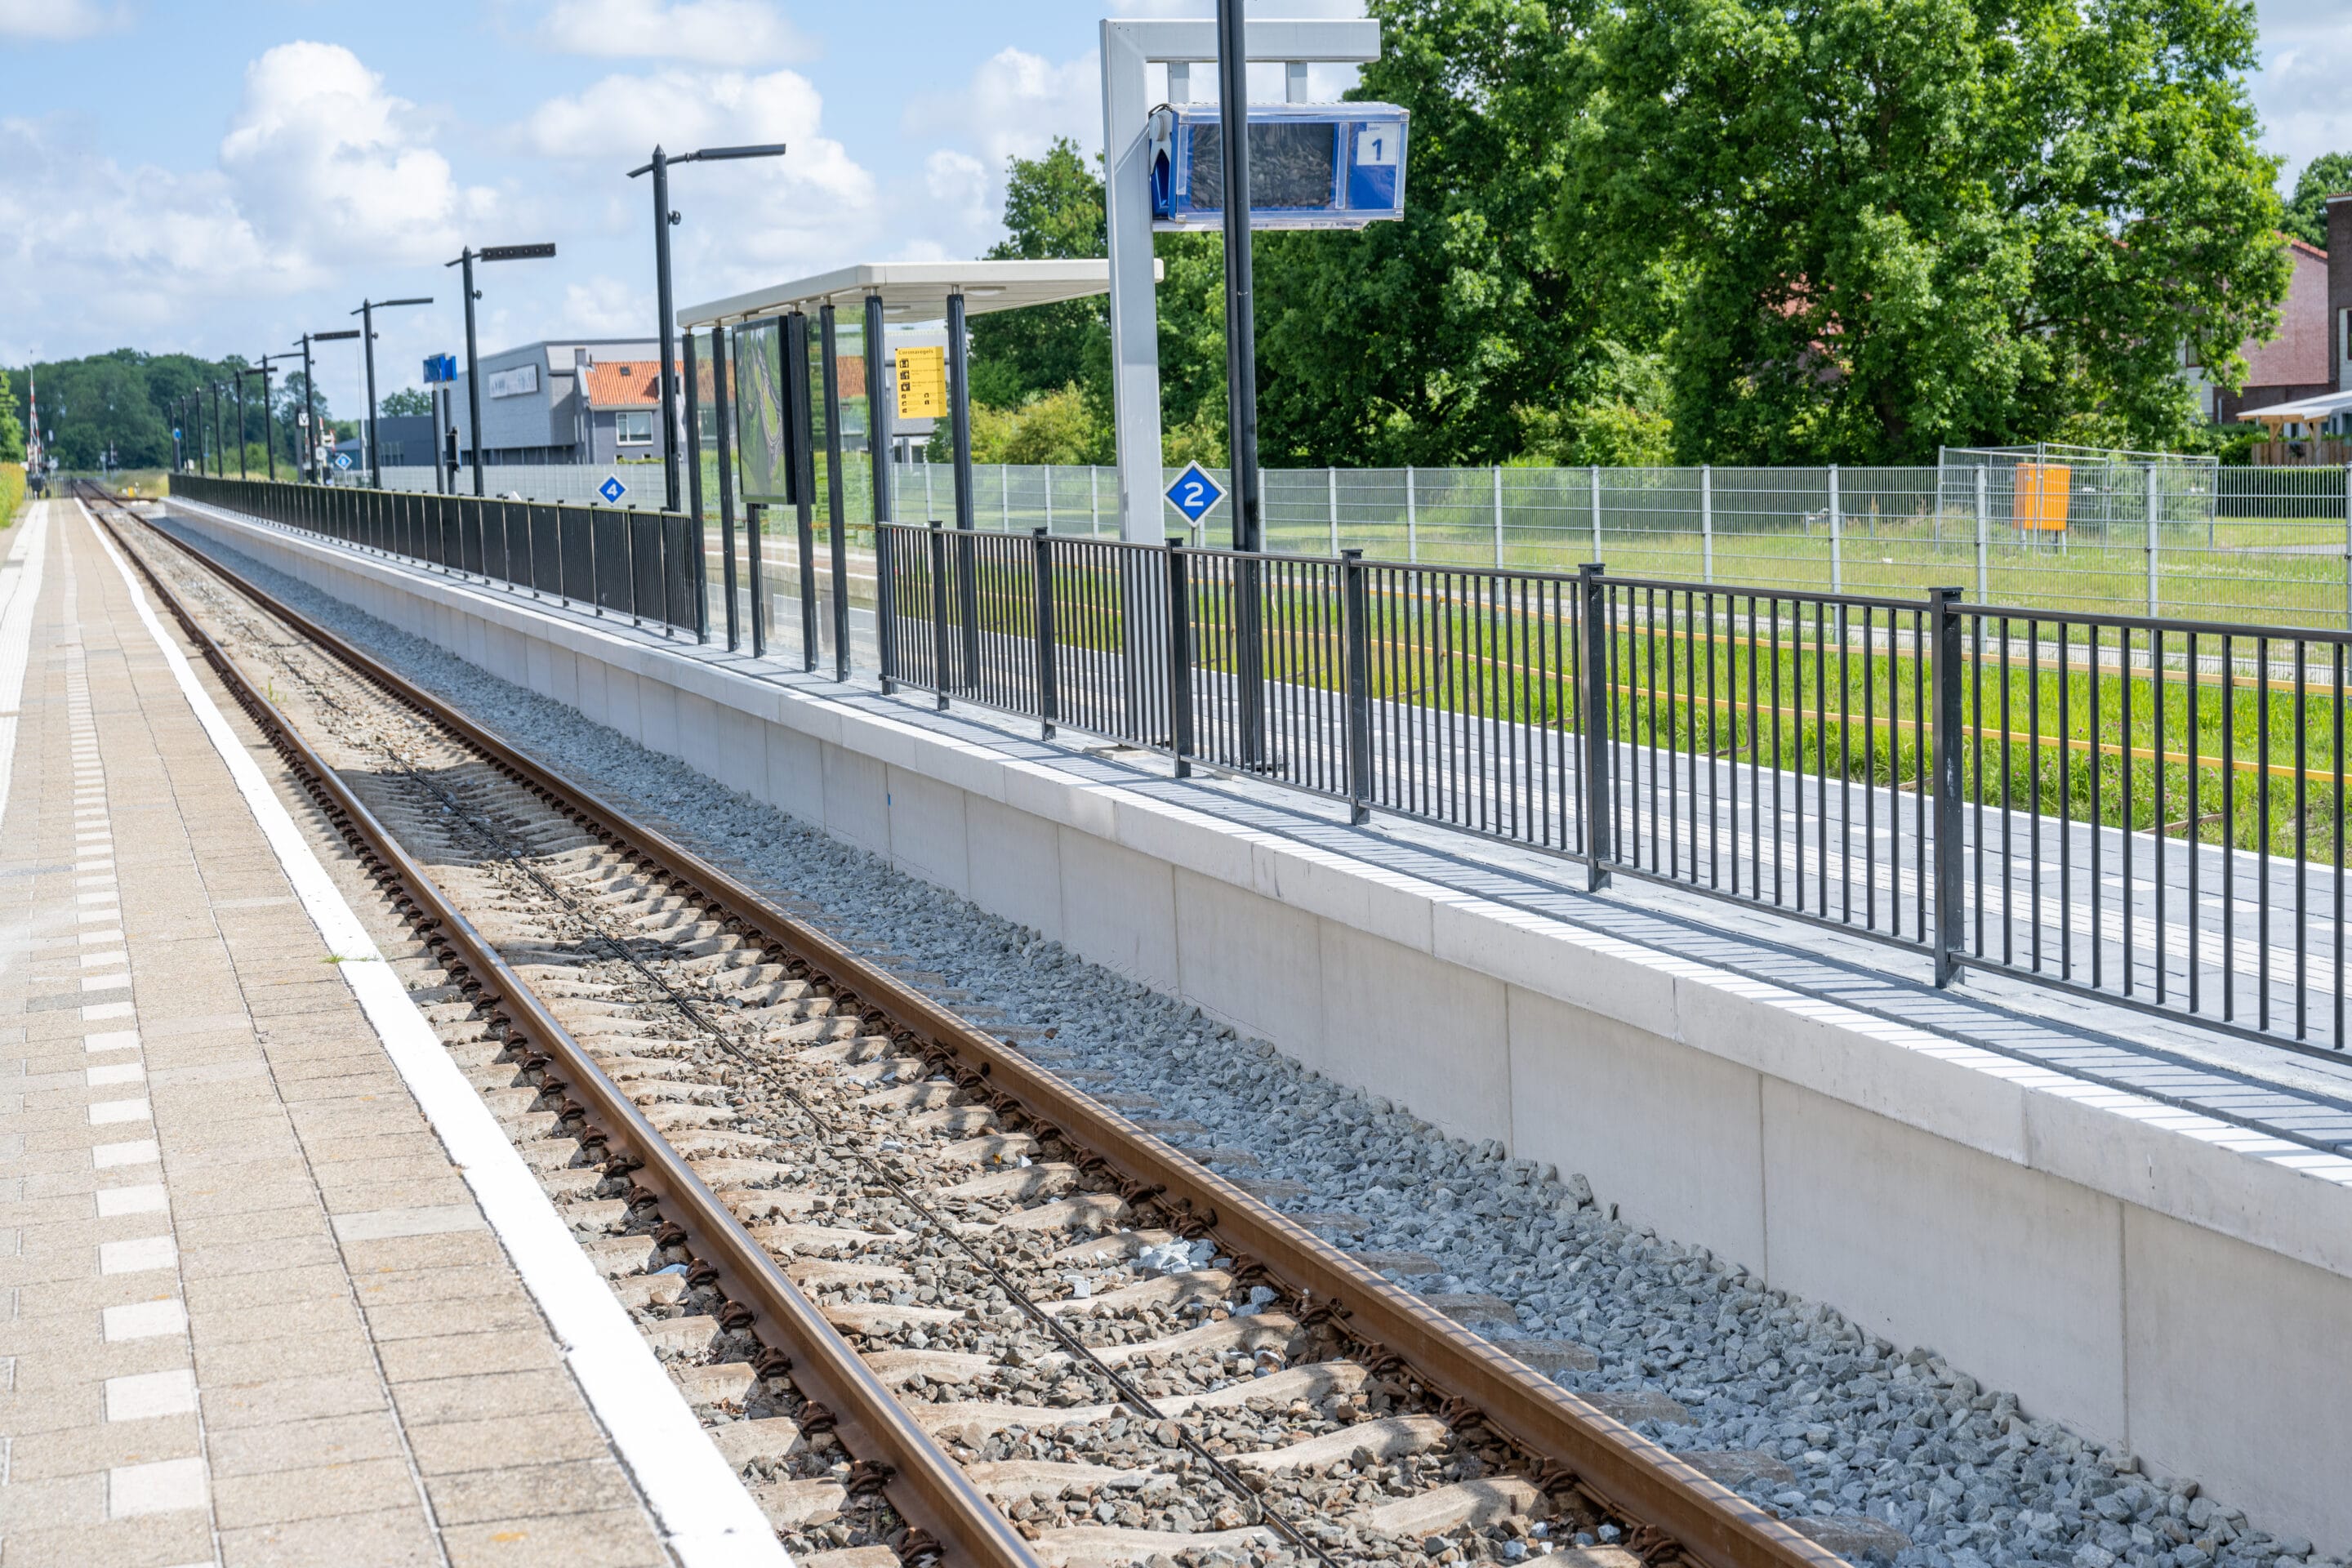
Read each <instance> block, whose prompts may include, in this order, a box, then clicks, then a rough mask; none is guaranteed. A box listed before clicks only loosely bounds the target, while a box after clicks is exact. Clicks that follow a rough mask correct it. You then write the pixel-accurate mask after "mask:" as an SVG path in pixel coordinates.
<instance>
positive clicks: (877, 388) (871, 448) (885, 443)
mask: <svg viewBox="0 0 2352 1568" xmlns="http://www.w3.org/2000/svg"><path fill="white" fill-rule="evenodd" d="M888 368H889V367H888V364H887V361H886V360H885V359H884V358H883V354H882V296H881V295H879V294H874V293H869V294H867V295H866V459H867V461H868V462H869V463H870V464H871V466H872V467H873V469H874V521H875V522H876V523H877V524H880V523H885V522H888V521H893V520H894V519H895V518H896V517H897V515H898V510H897V508H895V507H893V506H892V505H891V504H890V416H891V415H892V414H894V413H896V412H897V410H895V409H894V408H892V407H891V405H892V404H893V403H895V402H897V401H898V388H897V387H895V386H892V385H889V384H887V381H886V378H885V374H884V373H885V372H886V371H887V369H888Z"/></svg>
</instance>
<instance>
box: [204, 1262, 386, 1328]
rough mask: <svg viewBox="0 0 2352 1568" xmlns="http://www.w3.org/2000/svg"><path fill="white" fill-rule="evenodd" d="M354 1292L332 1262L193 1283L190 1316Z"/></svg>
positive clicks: (338, 1267) (346, 1278)
mask: <svg viewBox="0 0 2352 1568" xmlns="http://www.w3.org/2000/svg"><path fill="white" fill-rule="evenodd" d="M349 1289H351V1280H350V1278H349V1277H348V1276H347V1275H345V1274H344V1272H343V1270H342V1269H341V1267H340V1266H338V1265H336V1264H334V1263H317V1264H305V1265H300V1266H296V1267H290V1268H283V1269H278V1270H272V1271H264V1272H260V1273H249V1274H229V1275H223V1276H221V1277H219V1278H217V1279H191V1280H189V1281H188V1282H187V1297H188V1312H189V1315H190V1316H191V1317H196V1318H201V1317H203V1316H204V1315H205V1313H207V1312H213V1311H219V1310H231V1309H235V1308H238V1307H263V1306H269V1305H271V1304H273V1303H277V1302H280V1301H302V1300H314V1299H316V1298H318V1297H320V1296H341V1295H343V1294H344V1293H345V1292H347V1291H348V1290H349Z"/></svg>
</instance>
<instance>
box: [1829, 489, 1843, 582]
mask: <svg viewBox="0 0 2352 1568" xmlns="http://www.w3.org/2000/svg"><path fill="white" fill-rule="evenodd" d="M1830 592H1831V593H1832V594H1843V593H1844V592H1845V518H1844V516H1843V514H1842V512H1841V511H1840V510H1839V507H1838V470H1837V465H1836V464H1835V463H1832V464H1831V465H1830Z"/></svg>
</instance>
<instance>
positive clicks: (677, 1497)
mask: <svg viewBox="0 0 2352 1568" xmlns="http://www.w3.org/2000/svg"><path fill="white" fill-rule="evenodd" d="M74 504H75V507H76V509H77V510H81V503H80V502H79V500H77V501H76V502H75V503H74ZM82 516H83V518H84V520H85V521H89V525H90V531H91V532H92V534H93V535H95V536H96V538H97V539H98V542H99V545H100V548H101V549H103V550H104V551H105V552H106V553H107V557H108V559H110V560H111V561H112V562H113V563H114V568H115V570H116V571H117V572H119V573H121V575H122V581H123V583H124V584H126V585H127V586H128V587H129V588H130V590H131V603H132V604H133V605H136V606H137V607H138V610H139V618H140V620H141V621H142V623H144V625H145V626H146V627H147V633H148V635H149V636H150V637H152V638H153V639H154V641H155V646H156V647H158V648H160V649H161V650H163V660H164V662H165V663H166V664H167V665H169V666H170V667H171V670H172V675H173V679H176V680H177V681H178V682H179V684H180V689H181V691H182V692H183V693H184V695H185V696H186V698H187V700H188V706H189V707H190V708H191V709H193V710H194V712H195V715H196V719H197V721H198V722H199V723H201V724H202V725H203V726H204V729H205V734H206V735H207V736H208V737H209V738H210V739H211V741H212V743H213V746H214V749H215V750H216V751H217V752H219V753H220V757H221V761H222V762H223V763H226V764H227V766H228V771H229V773H230V775H231V776H232V777H233V778H235V779H236V786H237V790H238V792H239V793H240V794H241V795H244V797H245V802H246V805H247V806H248V807H250V808H251V809H252V812H253V815H254V817H255V819H256V820H257V822H259V824H260V825H261V830H262V833H263V835H264V837H267V838H268V841H269V846H270V848H271V850H272V851H273V852H274V853H275V854H276V855H277V857H278V864H279V865H281V866H283V867H284V868H285V870H286V875H287V878H288V879H289V881H291V882H292V884H293V886H294V891H295V893H296V895H297V896H298V897H299V898H300V899H301V900H302V907H303V909H304V910H305V911H306V912H308V913H309V915H310V919H311V921H312V923H314V924H315V925H317V927H318V928H319V934H320V936H321V937H323V938H325V939H326V942H327V945H328V947H329V949H330V950H331V952H334V953H336V954H337V955H338V956H339V957H340V958H341V960H342V962H341V963H338V964H337V965H336V968H337V969H338V971H340V972H341V974H342V976H343V978H344V980H345V981H347V982H348V983H349V984H350V985H351V988H352V994H353V995H355V996H357V997H358V998H359V1003H360V1006H361V1008H362V1010H363V1011H364V1012H365V1013H366V1014H367V1017H368V1022H369V1023H370V1024H371V1025H372V1026H373V1027H374V1029H375V1032H376V1035H377V1037H379V1038H380V1039H382V1040H383V1047H384V1050H385V1052H386V1053H387V1054H388V1055H389V1056H390V1057H391V1058H392V1060H393V1065H394V1067H395V1068H397V1069H398V1070H399V1073H400V1076H401V1079H402V1080H403V1081H404V1082H405V1083H406V1084H407V1086H408V1089H409V1092H410V1093H411V1094H414V1095H415V1097H416V1103H417V1105H418V1107H419V1108H420V1109H421V1110H423V1111H424V1112H425V1120H426V1121H429V1122H430V1123H431V1124H432V1127H433V1131H435V1133H436V1135H438V1136H439V1138H440V1140H441V1142H442V1143H443V1145H444V1146H445V1147H446V1148H447V1150H448V1151H449V1157H450V1159H451V1160H452V1161H453V1162H455V1163H456V1164H457V1168H458V1170H459V1171H460V1172H462V1173H464V1175H465V1178H466V1183H467V1186H469V1187H471V1188H472V1189H473V1193H474V1197H475V1200H476V1201H477V1202H478V1203H479V1204H480V1205H481V1207H482V1213H483V1215H484V1216H485V1217H486V1218H487V1219H488V1221H489V1224H490V1228H491V1230H493V1231H494V1232H495V1233H497V1236H498V1237H499V1241H500V1242H501V1243H503V1244H504V1246H505V1247H506V1250H507V1256H508V1257H509V1258H512V1259H513V1261H514V1266H515V1270H516V1272H517V1273H519V1274H520V1275H521V1277H522V1281H523V1285H524V1288H525V1289H528V1290H530V1293H531V1296H532V1298H533V1299H534V1300H537V1301H538V1303H539V1308H540V1310H541V1311H542V1312H544V1313H545V1314H546V1315H547V1321H548V1322H549V1324H550V1326H551V1327H552V1328H553V1329H554V1331H555V1333H556V1336H557V1338H558V1339H559V1340H561V1341H562V1345H563V1352H564V1358H565V1360H566V1361H567V1362H568V1363H570V1365H571V1367H572V1375H573V1376H574V1377H576V1378H577V1379H578V1380H579V1383H580V1387H581V1389H582V1391H583V1393H585V1394H586V1395H587V1397H588V1403H589V1404H590V1405H591V1406H593V1408H594V1410H595V1412H596V1415H597V1419H598V1420H600V1421H602V1422H603V1423H604V1429H605V1432H606V1433H607V1434H608V1435H609V1436H611V1438H612V1441H613V1447H614V1449H616V1450H617V1451H618V1452H619V1454H620V1457H621V1460H622V1462H623V1463H624V1464H625V1465H626V1466H627V1467H628V1468H629V1470H630V1472H631V1474H632V1475H633V1476H634V1478H635V1481H636V1484H637V1487H638V1489H639V1491H640V1492H641V1493H642V1494H643V1495H644V1497H645V1500H646V1504H647V1506H648V1507H649V1508H651V1510H653V1514H654V1518H655V1521H656V1523H657V1524H658V1525H659V1527H660V1529H661V1531H662V1533H663V1536H664V1538H665V1539H666V1541H667V1544H668V1545H669V1547H670V1549H671V1550H672V1551H673V1552H676V1553H677V1557H678V1561H679V1562H680V1563H684V1564H685V1565H686V1568H736V1565H739V1564H740V1565H745V1568H750V1565H753V1564H760V1565H782V1568H789V1565H790V1563H791V1562H792V1559H791V1558H790V1557H789V1556H787V1555H786V1553H785V1552H784V1549H783V1546H782V1543H781V1542H778V1541H777V1540H776V1537H775V1531H773V1529H772V1528H771V1527H770V1525H769V1523H768V1521H767V1519H766V1516H765V1515H763V1514H762V1513H761V1511H760V1506H759V1504H758V1503H756V1502H755V1501H753V1500H752V1498H751V1493H750V1492H749V1491H747V1490H746V1489H744V1486H743V1483H742V1481H741V1479H740V1478H739V1477H737V1475H736V1474H735V1472H734V1470H733V1468H731V1467H730V1466H729V1465H728V1463H727V1461H726V1459H725V1458H723V1457H721V1455H720V1454H719V1450H718V1448H717V1447H716V1446H714V1445H713V1444H712V1443H711V1441H710V1439H709V1437H708V1436H705V1435H704V1433H703V1430H702V1426H701V1423H699V1422H698V1421H697V1420H696V1419H695V1416H694V1412H693V1411H692V1410H691V1409H690V1408H688V1405H687V1403H686V1400H685V1398H684V1396H683V1395H681V1394H679V1393H678V1391H677V1385H676V1384H673V1383H671V1382H670V1380H669V1374H668V1373H666V1372H664V1371H663V1370H662V1365H661V1363H660V1362H659V1361H658V1360H657V1359H656V1357H655V1355H654V1352H653V1349H652V1347H651V1346H650V1345H648V1344H647V1343H646V1341H645V1338H644V1336H642V1335H641V1334H639V1333H638V1332H637V1330H636V1326H635V1324H634V1323H632V1322H631V1321H629V1315H628V1313H627V1311H626V1310H625V1309H623V1307H622V1306H621V1303H620V1301H619V1300H618V1299H617V1298H616V1297H614V1294H613V1292H612V1289H610V1288H609V1287H608V1286H606V1284H605V1283H604V1278H603V1276H602V1275H600V1274H599V1273H598V1272H597V1270H596V1269H595V1268H594V1267H593V1266H592V1265H591V1264H590V1263H589V1261H588V1257H587V1254H585V1253H583V1251H581V1249H580V1244H579V1243H578V1242H576V1241H575V1240H573V1239H572V1232H571V1229H570V1227H569V1226H566V1225H565V1224H564V1223H563V1220H562V1216H560V1215H557V1214H556V1212H555V1205H554V1204H553V1202H552V1201H551V1200H550V1199H549V1197H548V1195H547V1193H546V1191H545V1190H544V1189H543V1188H541V1186H540V1184H539V1182H538V1179H537V1178H536V1177H534V1176H533V1175H532V1174H531V1173H530V1167H529V1166H528V1165H526V1164H524V1163H523V1159H522V1155H521V1154H520V1153H519V1152H517V1151H516V1149H515V1147H514V1145H513V1144H512V1143H510V1142H508V1141H507V1135H506V1133H505V1131H504V1130H502V1129H501V1128H500V1127H499V1124H498V1121H497V1119H496V1118H494V1117H493V1116H492V1115H491V1114H490V1110H489V1107H488V1106H487V1105H485V1104H484V1103H483V1101H482V1098H481V1096H480V1095H478V1093H476V1092H475V1090H474V1086H473V1085H472V1084H471V1083H469V1082H467V1079H466V1077H465V1075H464V1074H463V1073H462V1072H460V1071H459V1070H458V1068H457V1063H456V1062H454V1061H452V1060H451V1059H450V1058H449V1053H448V1052H447V1051H446V1049H445V1048H443V1047H442V1044H441V1041H440V1039H439V1037H437V1036H436V1035H435V1034H434V1032H433V1027H432V1026H431V1025H430V1024H428V1023H426V1022H425V1016H424V1014H422V1013H420V1012H418V1011H417V1009H416V1005H415V1003H414V1002H411V1001H410V1000H409V999H408V993H407V991H406V990H405V989H404V987H403V986H402V985H401V983H400V981H399V979H398V978H397V977H396V976H394V973H392V971H391V969H390V968H389V967H388V966H386V965H385V964H384V963H383V954H382V953H381V952H378V951H377V949H376V946H375V943H374V942H373V940H372V939H371V938H370V937H369V936H368V934H367V930H366V928H365V927H364V926H362V924H361V923H360V920H359V916H358V915H357V914H356V913H354V912H353V911H352V907H351V905H350V904H349V903H348V902H346V901H345V900H344V898H343V896H342V893H341V891H340V890H339V889H337V888H336V887H335V884H334V882H333V881H332V880H331V879H330V878H329V877H328V875H327V870H326V868H325V867H324V866H322V865H320V862H319V858H318V857H317V856H316V855H315V854H313V853H312V852H311V849H310V845H309V844H308V843H306V842H305V841H304V839H303V837H302V835H301V831H300V829H299V828H298V827H296V826H295V825H294V819H293V817H292V816H289V814H288V813H287V811H286V808H285V806H284V805H282V804H281V803H280V802H279V801H278V797H277V796H276V795H274V794H272V793H271V791H270V788H269V784H268V781H267V780H266V779H264V778H263V777H262V774H261V769H260V768H259V766H258V765H257V764H256V763H255V762H254V761H253V759H252V757H251V756H249V755H248V754H247V752H246V750H245V747H244V744H243V743H242V742H240V741H239V740H238V739H237V737H236V731H234V730H232V729H231V728H230V727H229V724H228V721H227V720H226V719H225V718H223V717H222V716H221V711H220V709H219V707H218V706H217V705H216V704H215V702H214V701H213V700H212V698H211V696H210V695H209V694H208V693H206V692H205V689H204V687H203V686H202V685H201V684H199V683H198V681H197V680H196V678H195V674H194V671H193V670H192V669H191V668H189V665H188V661H187V659H186V658H185V657H184V656H183V655H182V654H181V652H180V650H179V648H178V647H175V646H174V645H173V640H172V638H171V637H168V636H167V635H166V634H165V633H164V630H163V624H162V623H161V622H160V621H159V620H158V619H157V618H156V616H155V612H154V610H153V609H152V607H151V606H150V605H149V604H148V601H147V595H146V593H145V591H144V590H143V589H142V587H141V585H140V584H139V582H138V579H137V578H136V577H135V575H134V574H132V572H131V566H130V563H128V562H126V561H124V560H123V559H122V557H121V554H119V553H118V552H116V550H115V548H114V545H113V543H112V542H110V540H108V539H107V537H106V535H105V533H104V532H103V531H100V529H99V527H98V525H97V523H96V521H94V520H91V519H89V513H88V512H87V511H86V510H83V511H82Z"/></svg>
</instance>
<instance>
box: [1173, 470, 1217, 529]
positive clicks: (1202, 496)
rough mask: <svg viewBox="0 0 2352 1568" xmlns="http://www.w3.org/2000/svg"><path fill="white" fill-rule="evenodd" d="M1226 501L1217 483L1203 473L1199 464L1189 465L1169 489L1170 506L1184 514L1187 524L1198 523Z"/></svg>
mask: <svg viewBox="0 0 2352 1568" xmlns="http://www.w3.org/2000/svg"><path fill="white" fill-rule="evenodd" d="M1224 499H1225V492H1224V490H1223V488H1222V487H1221V486H1219V485H1218V483H1217V481H1216V480H1214V479H1211V478H1210V477H1209V476H1208V475H1207V474H1205V473H1203V472H1202V471H1201V465H1200V464H1198V463H1187V464H1185V465H1184V471H1183V472H1182V473H1181V474H1179V475H1177V476H1176V482H1175V483H1174V484H1172V485H1170V486H1169V487H1168V504H1169V505H1171V506H1172V507H1174V508H1175V509H1176V510H1178V511H1181V512H1182V513H1183V514H1184V521H1187V522H1198V521H1201V519H1202V517H1204V516H1206V515H1207V513H1208V510H1209V509H1210V508H1211V507H1213V506H1214V505H1216V504H1217V503H1218V502H1219V501H1221V500H1224Z"/></svg>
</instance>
